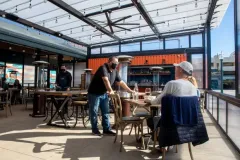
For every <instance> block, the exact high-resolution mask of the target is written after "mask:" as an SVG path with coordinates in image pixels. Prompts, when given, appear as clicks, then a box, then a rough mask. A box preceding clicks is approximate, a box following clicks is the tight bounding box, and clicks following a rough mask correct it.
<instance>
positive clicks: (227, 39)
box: [211, 0, 236, 96]
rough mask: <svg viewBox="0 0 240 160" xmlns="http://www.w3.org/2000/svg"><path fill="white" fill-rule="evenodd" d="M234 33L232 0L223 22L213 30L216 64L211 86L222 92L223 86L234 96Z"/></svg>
mask: <svg viewBox="0 0 240 160" xmlns="http://www.w3.org/2000/svg"><path fill="white" fill-rule="evenodd" d="M234 35H235V34H234V0H231V2H230V4H229V7H228V9H227V11H226V13H225V15H224V17H223V19H222V22H221V23H220V25H219V26H218V27H216V28H214V29H212V30H211V63H213V64H214V65H213V66H214V67H212V72H211V82H212V84H211V88H212V89H213V90H215V91H217V92H221V89H222V86H223V93H225V94H229V95H233V96H235V90H236V86H235V39H234ZM221 64H223V67H221ZM224 64H226V66H225V65H224ZM221 73H223V74H221Z"/></svg>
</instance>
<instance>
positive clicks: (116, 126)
mask: <svg viewBox="0 0 240 160" xmlns="http://www.w3.org/2000/svg"><path fill="white" fill-rule="evenodd" d="M118 127H119V126H118V124H116V135H115V139H114V143H116V141H117V137H118Z"/></svg>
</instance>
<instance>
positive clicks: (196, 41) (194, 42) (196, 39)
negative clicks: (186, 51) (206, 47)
mask: <svg viewBox="0 0 240 160" xmlns="http://www.w3.org/2000/svg"><path fill="white" fill-rule="evenodd" d="M191 47H202V34H194V35H191Z"/></svg>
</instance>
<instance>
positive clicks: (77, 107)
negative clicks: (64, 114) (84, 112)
mask: <svg viewBox="0 0 240 160" xmlns="http://www.w3.org/2000/svg"><path fill="white" fill-rule="evenodd" d="M77 122H78V106H76V122H75V124H74V125H73V127H74V128H75V127H76V125H77Z"/></svg>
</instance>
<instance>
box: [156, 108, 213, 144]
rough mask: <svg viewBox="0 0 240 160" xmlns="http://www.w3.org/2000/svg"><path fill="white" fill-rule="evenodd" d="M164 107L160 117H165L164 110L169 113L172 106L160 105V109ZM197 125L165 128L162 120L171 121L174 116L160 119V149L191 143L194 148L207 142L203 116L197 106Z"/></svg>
mask: <svg viewBox="0 0 240 160" xmlns="http://www.w3.org/2000/svg"><path fill="white" fill-rule="evenodd" d="M163 107H165V109H162V111H163V112H162V116H165V115H164V114H165V113H164V112H166V110H168V111H170V112H171V110H172V109H171V107H172V106H164V105H162V108H163ZM196 107H197V114H198V116H197V120H198V122H197V124H196V125H194V126H183V125H177V124H175V125H170V126H169V127H167V126H166V125H164V124H166V123H168V122H164V120H166V119H168V120H169V118H170V119H172V121H174V120H173V118H174V116H170V117H168V118H164V119H161V125H160V133H159V145H160V147H166V146H172V145H177V144H183V143H188V142H192V144H193V145H194V146H196V145H199V144H202V143H205V142H206V141H208V140H209V138H208V134H207V130H206V126H205V123H204V120H203V116H202V113H201V109H200V106H199V105H197V106H196Z"/></svg>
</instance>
